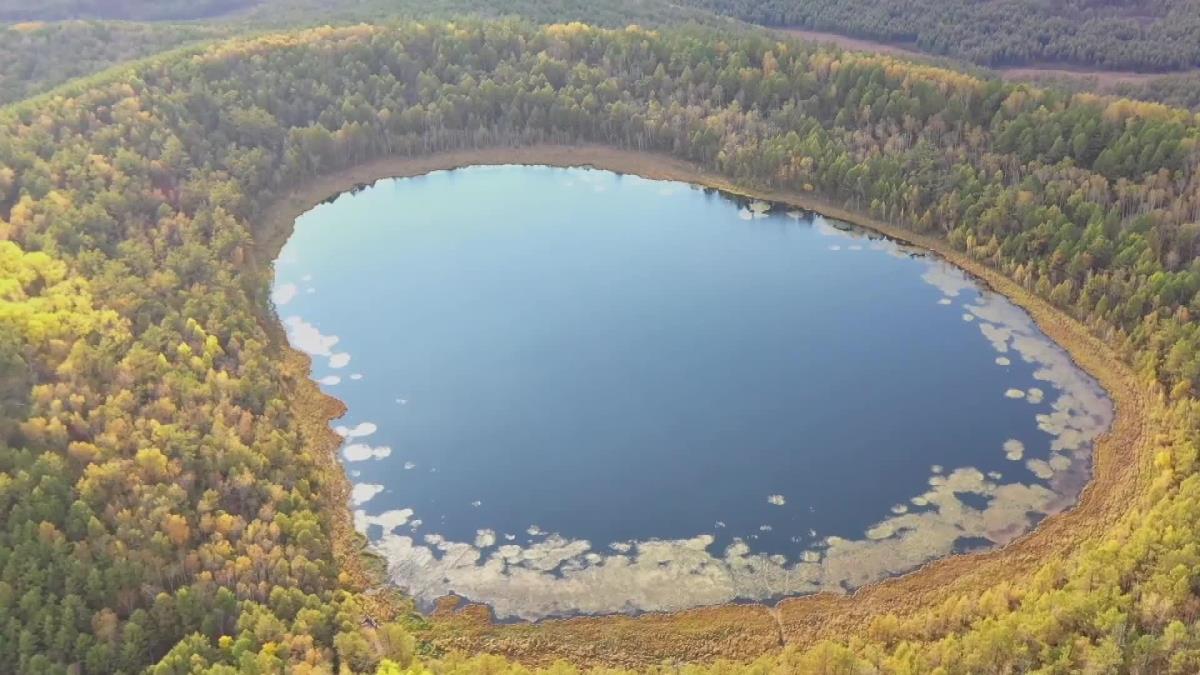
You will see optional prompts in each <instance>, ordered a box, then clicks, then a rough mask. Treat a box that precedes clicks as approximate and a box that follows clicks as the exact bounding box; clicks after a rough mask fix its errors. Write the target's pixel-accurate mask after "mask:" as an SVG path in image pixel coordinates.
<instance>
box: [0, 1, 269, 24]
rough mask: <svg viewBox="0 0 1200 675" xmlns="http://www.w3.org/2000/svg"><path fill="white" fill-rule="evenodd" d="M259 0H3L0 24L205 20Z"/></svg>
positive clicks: (0, 2) (0, 7) (1, 2)
mask: <svg viewBox="0 0 1200 675" xmlns="http://www.w3.org/2000/svg"><path fill="white" fill-rule="evenodd" d="M256 2H258V0H42V1H41V2H29V1H28V0H0V21H51V20H60V19H125V20H137V21H166V20H178V19H202V18H206V17H211V16H216V15H219V14H225V13H227V12H231V11H234V10H237V9H244V8H246V7H249V6H252V5H254V4H255V3H256Z"/></svg>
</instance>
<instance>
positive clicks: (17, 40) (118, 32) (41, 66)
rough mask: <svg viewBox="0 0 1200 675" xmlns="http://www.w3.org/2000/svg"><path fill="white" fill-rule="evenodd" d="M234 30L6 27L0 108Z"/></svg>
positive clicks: (98, 24) (0, 38)
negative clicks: (122, 64) (114, 67)
mask: <svg viewBox="0 0 1200 675" xmlns="http://www.w3.org/2000/svg"><path fill="white" fill-rule="evenodd" d="M231 31H232V29H231V28H229V27H224V26H205V25H200V24H165V23H155V24H147V23H127V22H102V21H67V22H58V23H26V24H17V25H13V26H0V105H2V104H5V103H12V102H14V101H19V100H21V99H25V98H29V97H30V96H33V95H35V94H40V93H42V92H44V91H47V90H49V89H52V88H54V87H56V86H58V85H60V84H62V83H64V82H67V81H68V80H73V79H75V78H79V77H84V76H88V75H92V74H95V73H97V72H99V71H101V70H103V69H105V68H108V67H109V66H114V65H117V64H120V63H124V62H126V61H131V60H134V59H139V58H144V57H146V56H150V55H152V54H157V53H159V52H164V51H167V50H169V49H173V48H176V47H179V46H181V45H184V44H187V43H191V42H198V41H201V40H206V39H212V38H214V37H217V36H222V35H228V34H230V32H231Z"/></svg>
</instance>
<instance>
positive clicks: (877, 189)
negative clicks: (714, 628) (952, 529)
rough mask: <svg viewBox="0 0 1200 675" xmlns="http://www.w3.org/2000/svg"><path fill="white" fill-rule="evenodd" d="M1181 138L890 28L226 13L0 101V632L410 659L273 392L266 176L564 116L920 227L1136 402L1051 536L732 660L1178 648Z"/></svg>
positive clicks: (1111, 653)
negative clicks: (335, 20) (1097, 527)
mask: <svg viewBox="0 0 1200 675" xmlns="http://www.w3.org/2000/svg"><path fill="white" fill-rule="evenodd" d="M1198 137H1200V124H1198V123H1197V120H1196V118H1195V116H1193V115H1192V114H1190V113H1187V112H1185V111H1182V110H1178V109H1174V108H1169V107H1166V106H1162V105H1155V104H1146V103H1138V102H1133V101H1128V100H1121V99H1112V98H1103V97H1097V96H1093V95H1087V94H1076V95H1069V94H1064V93H1061V92H1054V91H1046V90H1040V89H1036V88H1032V87H1027V86H1017V85H1011V84H1004V83H1001V82H999V81H989V80H981V79H978V78H974V77H970V76H967V75H964V74H961V73H957V72H953V71H948V70H943V69H939V68H934V67H930V66H922V65H914V64H911V63H906V62H902V61H897V60H895V59H892V58H889V57H882V56H870V55H863V54H849V53H840V52H836V51H829V50H826V49H821V48H814V47H811V46H806V45H803V44H801V43H796V42H789V41H778V40H775V39H771V38H768V37H764V36H754V35H729V34H724V33H720V32H715V31H711V30H706V29H698V28H697V29H672V30H662V31H650V30H645V29H638V28H629V29H624V30H602V29H597V28H591V27H587V26H584V25H580V24H569V25H554V26H548V27H533V26H531V25H528V24H524V23H520V22H513V21H503V22H485V21H460V22H456V23H453V24H447V23H438V22H430V23H425V24H420V23H403V24H400V25H397V26H392V27H371V26H356V27H348V28H338V29H334V28H322V29H316V30H310V31H304V32H299V33H290V34H279V35H266V36H262V37H256V38H249V39H235V40H232V41H229V42H225V43H221V44H217V45H213V46H210V47H207V48H204V49H202V50H199V51H197V52H182V53H174V54H170V55H167V56H164V57H161V58H156V59H151V60H148V61H145V62H142V63H139V64H138V65H137V66H136V67H135V68H132V69H128V70H125V71H122V72H116V73H110V74H109V75H107V76H105V77H103V78H99V79H95V80H93V81H90V82H89V83H87V85H86V86H82V85H81V86H79V87H77V88H75V89H73V90H71V91H69V92H65V93H62V94H60V95H54V96H47V97H43V98H41V99H39V100H37V101H36V102H34V103H25V104H18V105H15V106H11V107H9V108H6V109H4V110H3V111H0V240H3V241H0V272H2V273H0V378H2V379H0V411H2V412H3V415H4V419H3V421H2V423H0V434H2V435H0V663H4V664H12V665H13V666H14V667H15V669H17V670H19V671H23V672H68V669H69V668H72V667H74V668H77V669H82V670H83V671H84V672H89V673H92V672H135V671H141V670H144V669H150V672H156V673H176V672H204V671H209V672H224V673H231V672H276V671H278V670H280V669H283V668H285V667H289V668H291V669H292V670H294V671H297V672H331V671H333V670H336V669H338V668H346V669H349V670H352V671H355V672H365V671H371V670H374V669H375V668H377V667H379V666H380V664H381V663H383V667H384V668H385V669H386V670H385V672H395V670H399V669H401V668H408V667H409V666H410V665H411V664H412V663H413V660H414V659H415V658H420V659H425V660H427V661H428V659H430V658H433V657H436V656H437V655H430V654H417V653H416V652H417V651H419V650H418V648H417V645H416V644H415V643H414V641H413V639H412V637H411V635H410V633H411V631H412V630H413V629H414V628H417V627H419V625H418V621H419V620H418V619H415V618H412V617H410V616H409V615H408V614H407V613H406V611H405V609H404V608H403V607H402V603H401V606H400V609H398V610H395V611H393V612H391V613H390V614H389V615H387V616H379V617H376V618H377V619H378V621H376V620H375V619H372V618H369V614H370V613H371V611H373V610H371V609H370V608H372V607H374V606H376V603H377V602H378V600H377V598H376V596H374V595H373V594H368V593H365V592H364V591H365V589H364V588H363V586H362V584H361V583H360V582H359V581H357V580H355V579H352V578H350V577H349V576H348V575H347V574H345V573H344V570H343V569H342V568H341V567H340V561H341V560H342V559H343V558H342V557H340V556H343V555H344V554H346V550H345V548H344V543H342V544H339V543H338V542H337V541H336V539H335V533H336V532H337V531H338V527H339V522H343V523H344V520H345V519H346V518H347V517H348V514H347V513H346V507H345V503H344V494H345V493H344V480H345V478H344V476H342V475H340V474H339V473H338V472H337V471H336V470H333V469H331V467H334V466H336V465H335V464H333V463H332V461H333V458H332V455H331V454H330V452H329V449H328V448H325V449H324V450H323V451H321V452H319V451H318V450H319V449H320V448H321V446H320V444H319V443H317V442H316V441H314V437H313V433H314V432H313V431H312V429H311V424H309V425H307V426H306V420H305V419H304V418H303V416H302V415H300V414H298V412H297V411H298V409H299V408H298V405H299V399H300V398H301V397H302V396H303V392H304V391H306V390H305V389H304V386H305V384H306V380H305V375H306V373H304V372H303V371H302V370H298V369H297V368H295V362H294V359H291V360H290V361H289V356H288V354H289V352H288V350H287V347H286V344H285V343H284V341H283V340H282V338H281V336H280V331H279V330H278V325H277V320H276V319H275V317H274V315H273V313H272V311H271V308H270V307H269V301H268V288H269V285H270V270H269V266H268V265H266V264H265V263H266V262H267V261H263V260H259V259H257V257H256V256H257V253H256V250H257V249H256V246H257V244H258V243H259V242H260V241H261V240H262V239H263V238H266V237H269V236H270V235H271V233H270V232H268V231H266V230H265V228H264V227H263V216H264V213H265V208H266V205H268V204H270V203H271V202H272V201H274V200H275V199H277V198H279V197H281V196H282V195H284V194H285V193H286V192H287V191H288V190H289V188H290V186H293V185H295V184H296V183H297V182H298V181H301V180H304V179H306V178H310V177H314V176H318V175H321V174H325V173H329V172H334V171H337V170H339V169H342V168H345V167H349V166H351V165H354V164H358V163H361V162H364V161H366V160H370V159H374V158H379V157H384V156H389V155H425V154H429V153H434V152H438V151H443V150H453V149H467V148H482V147H512V146H520V145H526V144H532V143H539V142H559V143H576V142H580V141H590V142H596V143H603V144H608V145H612V146H617V147H621V148H627V149H632V150H643V151H652V152H658V153H664V154H669V155H672V156H674V157H677V158H680V159H684V160H688V161H691V162H694V163H696V164H698V165H701V166H703V167H705V168H707V169H709V170H711V171H714V172H717V173H719V174H722V175H724V176H727V177H729V178H730V179H731V180H733V181H736V182H738V183H741V184H745V185H750V186H762V187H774V188H783V189H788V190H792V191H797V192H809V193H814V194H818V195H821V196H823V197H825V198H826V199H829V200H832V201H835V202H837V203H842V204H845V205H847V207H849V208H851V209H855V210H858V211H860V212H862V213H867V214H870V215H872V216H874V217H875V218H878V219H880V220H883V221H887V222H889V223H895V224H897V225H901V226H904V227H908V228H911V229H912V230H913V231H915V232H919V233H923V234H927V235H930V236H936V237H942V238H944V239H945V241H947V242H948V243H949V244H950V245H952V246H954V247H956V248H957V249H959V250H961V251H962V252H964V253H965V254H968V255H970V256H973V257H975V258H976V259H978V260H980V261H983V262H986V263H987V264H989V265H991V266H993V267H994V268H995V269H997V270H1000V271H1002V272H1003V273H1005V274H1007V275H1008V276H1009V277H1011V278H1012V279H1014V280H1015V281H1017V282H1019V283H1020V284H1023V285H1024V286H1025V287H1026V288H1028V289H1030V291H1031V292H1033V293H1036V294H1038V295H1040V296H1042V297H1044V298H1046V299H1048V300H1049V301H1050V302H1052V303H1053V304H1054V305H1056V306H1057V307H1059V308H1060V309H1061V311H1063V312H1066V313H1069V314H1071V315H1073V316H1075V317H1077V318H1078V319H1080V320H1081V321H1083V322H1085V323H1086V324H1087V325H1088V326H1089V327H1090V328H1091V329H1092V330H1093V331H1094V332H1095V333H1096V334H1098V335H1100V336H1102V337H1103V338H1104V339H1105V340H1106V341H1107V342H1108V343H1110V344H1111V345H1113V346H1114V347H1115V348H1116V349H1117V350H1118V351H1119V352H1120V353H1121V354H1122V356H1123V357H1124V358H1126V359H1128V360H1129V362H1130V363H1132V364H1134V365H1135V366H1136V367H1137V369H1138V372H1139V374H1140V376H1141V378H1142V380H1143V383H1144V387H1145V393H1146V396H1147V397H1148V399H1149V400H1152V401H1154V402H1155V406H1156V407H1155V412H1156V420H1157V424H1158V425H1159V427H1160V433H1159V435H1158V437H1157V438H1156V440H1155V443H1156V447H1157V453H1158V454H1157V456H1156V457H1155V458H1154V479H1153V481H1152V484H1150V485H1149V486H1147V487H1146V489H1145V491H1144V494H1142V495H1141V496H1140V497H1139V499H1138V500H1137V501H1136V502H1135V503H1132V504H1130V515H1129V516H1128V517H1126V518H1124V519H1122V520H1121V521H1120V522H1116V523H1112V524H1109V525H1105V527H1107V528H1109V529H1108V530H1106V531H1105V533H1104V536H1103V537H1100V538H1099V539H1098V541H1097V542H1096V543H1094V544H1093V545H1090V546H1089V547H1087V548H1086V549H1084V550H1082V551H1081V552H1080V553H1078V554H1077V555H1075V556H1073V557H1072V559H1070V560H1068V561H1046V562H1045V564H1044V566H1043V567H1042V569H1041V571H1040V572H1038V573H1037V574H1036V575H1033V576H1032V577H1031V578H1014V579H1010V580H998V584H997V588H996V590H995V591H994V592H991V593H988V594H985V595H984V596H983V597H977V596H970V597H966V596H964V597H961V598H957V599H955V600H954V601H952V602H948V603H947V604H946V605H945V606H940V607H931V608H924V609H923V610H921V611H920V612H918V613H916V614H910V615H904V616H892V615H887V616H883V617H880V618H879V620H878V621H877V622H876V625H875V626H874V627H873V629H872V630H871V632H870V634H869V635H863V636H860V637H858V638H857V639H855V640H853V641H850V642H848V643H846V644H822V645H817V646H815V647H811V648H807V649H790V650H786V651H784V652H783V653H782V654H781V655H778V656H769V657H765V659H764V660H763V661H762V662H760V663H758V664H754V665H752V666H747V668H748V669H749V670H748V671H747V672H770V669H771V668H779V669H781V670H784V671H787V672H805V671H806V670H817V669H820V668H824V669H825V672H852V670H851V669H854V668H858V669H867V668H870V667H875V668H883V669H886V670H889V671H893V672H939V671H940V672H1012V671H1028V670H1036V669H1044V671H1046V672H1064V671H1085V670H1090V671H1092V672H1108V671H1111V670H1114V669H1122V668H1123V669H1127V670H1139V671H1140V672H1180V673H1187V672H1195V671H1196V670H1197V669H1200V644H1198V642H1197V640H1198V639H1197V637H1196V636H1197V634H1198V631H1197V628H1198V627H1200V626H1198V625H1197V623H1196V622H1197V620H1198V619H1200V612H1198V611H1197V608H1198V607H1200V604H1198V603H1197V598H1196V590H1195V589H1196V588H1198V587H1200V585H1198V584H1200V549H1198V548H1197V545H1196V542H1197V541H1200V509H1198V507H1197V504H1200V477H1198V476H1197V475H1196V455H1197V450H1196V443H1197V438H1198V437H1200V414H1198V413H1200V401H1198V400H1197V398H1196V395H1197V385H1200V350H1198V346H1200V344H1198V343H1200V328H1198V327H1197V322H1196V321H1194V320H1193V319H1192V317H1191V313H1192V312H1195V311H1200V261H1198V260H1197V253H1198V252H1200V248H1198V247H1200V224H1198V223H1200V176H1198V173H1197V171H1196V169H1197V165H1198V163H1200V148H1198V147H1197V142H1198ZM307 384H308V385H309V386H311V383H307ZM309 422H311V420H309ZM326 433H328V432H327V431H326ZM339 546H341V547H342V548H341V549H339ZM385 661H387V663H385ZM430 667H431V668H434V669H435V670H436V672H444V673H450V672H481V671H482V672H504V671H505V670H506V669H509V668H510V666H509V665H507V664H505V663H503V662H502V661H501V660H498V659H495V658H482V660H478V659H477V660H474V661H467V660H463V659H459V658H456V657H451V658H448V659H446V660H438V661H433V662H430ZM838 668H841V669H842V670H837V669H838ZM713 669H714V670H713V672H736V669H735V668H734V667H733V666H728V667H726V666H714V667H713ZM565 670H567V669H566V668H565V667H564V668H563V669H561V670H560V671H559V672H563V671H565ZM688 672H703V669H701V668H699V667H697V668H696V669H694V670H692V671H688Z"/></svg>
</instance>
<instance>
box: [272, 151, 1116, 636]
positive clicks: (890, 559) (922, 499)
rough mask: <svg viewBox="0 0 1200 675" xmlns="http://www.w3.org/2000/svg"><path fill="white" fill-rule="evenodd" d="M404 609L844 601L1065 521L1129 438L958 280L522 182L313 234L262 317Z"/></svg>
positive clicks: (893, 261) (723, 208)
mask: <svg viewBox="0 0 1200 675" xmlns="http://www.w3.org/2000/svg"><path fill="white" fill-rule="evenodd" d="M273 298H274V300H275V303H276V306H277V310H278V314H279V316H280V318H281V320H282V321H283V322H284V325H285V327H286V328H287V330H288V335H289V339H290V340H291V342H292V344H293V345H294V346H295V347H297V348H299V349H301V350H303V351H306V352H308V353H309V354H311V355H313V358H314V363H313V377H314V378H316V379H317V381H318V382H320V383H321V385H322V387H323V389H324V390H325V391H327V392H328V393H330V394H331V395H333V396H336V397H338V398H340V399H341V400H343V401H345V402H346V404H347V406H348V409H349V411H348V413H347V414H346V416H345V418H344V419H342V420H338V421H337V422H336V423H335V424H336V425H337V428H338V431H339V432H340V433H342V435H343V436H345V437H346V445H345V447H344V448H343V459H344V460H345V467H346V470H347V472H348V474H349V476H350V480H351V481H352V483H353V484H354V491H353V502H354V503H353V504H352V505H351V508H352V509H354V510H355V515H356V523H357V524H358V526H359V527H360V529H362V530H363V531H364V532H365V533H366V534H367V536H368V537H369V538H370V539H371V540H372V542H373V544H374V546H375V547H376V549H377V550H378V551H379V552H380V553H381V554H382V555H384V556H386V557H387V559H388V561H389V564H390V569H391V574H392V576H393V578H394V579H395V581H396V583H397V584H399V585H401V586H403V587H404V588H406V589H407V590H408V591H409V592H411V593H413V595H414V596H416V597H417V599H418V600H420V601H422V602H430V601H432V600H433V599H435V598H437V597H439V596H441V595H444V594H446V593H450V592H454V593H458V594H461V595H463V596H466V597H467V598H469V599H472V600H478V601H482V602H487V603H489V604H491V605H492V607H493V608H494V609H495V611H496V612H497V614H498V615H500V616H501V617H519V618H528V619H536V618H541V617H545V616H553V615H571V614H581V613H604V612H619V611H642V610H671V609H680V608H684V607H690V606H696V605H703V604H713V603H719V602H727V601H732V600H738V599H770V598H775V597H780V596H783V595H789V594H797V593H806V592H814V591H820V590H846V589H851V588H854V587H857V586H859V585H862V584H863V583H869V582H870V581H874V580H877V579H879V578H882V577H885V576H888V575H893V574H898V573H902V572H904V571H907V570H909V569H912V568H914V567H916V566H918V565H920V564H922V563H923V562H926V561H928V560H930V559H933V558H936V557H940V556H944V555H948V554H950V553H954V552H961V551H964V550H968V549H973V548H977V547H981V546H988V545H993V544H1002V543H1005V542H1007V541H1009V540H1011V539H1012V538H1013V537H1015V536H1017V535H1019V534H1021V533H1022V532H1025V531H1027V530H1028V529H1029V528H1031V527H1032V526H1033V525H1034V524H1036V522H1037V520H1039V519H1040V518H1041V517H1044V516H1045V515H1046V514H1050V513H1054V512H1057V511H1060V510H1062V509H1063V508H1066V507H1068V506H1069V505H1070V504H1071V503H1073V501H1074V500H1075V498H1076V497H1077V496H1078V492H1079V490H1080V489H1081V487H1082V485H1083V484H1084V483H1085V482H1086V480H1087V477H1088V471H1089V465H1090V452H1091V444H1092V441H1093V439H1094V438H1095V437H1096V436H1097V435H1098V434H1100V433H1102V432H1103V430H1104V429H1106V428H1107V426H1108V424H1109V422H1110V421H1111V416H1112V409H1111V405H1110V404H1109V402H1108V400H1107V398H1106V397H1105V396H1104V393H1103V391H1102V390H1100V389H1099V387H1098V386H1097V385H1096V383H1095V382H1094V381H1092V380H1091V379H1090V378H1089V377H1088V376H1087V375H1085V374H1084V373H1082V372H1081V371H1079V370H1078V369H1077V368H1075V366H1074V365H1073V364H1072V363H1071V361H1070V359H1069V358H1068V356H1067V355H1066V353H1065V352H1064V351H1063V350H1061V349H1060V348H1058V347H1057V346H1055V345H1054V344H1052V343H1051V342H1050V341H1049V340H1048V339H1047V338H1045V336H1044V335H1042V333H1041V332H1040V331H1039V330H1038V329H1037V328H1036V326H1035V325H1034V324H1033V323H1032V322H1031V321H1030V320H1029V318H1028V316H1027V315H1025V314H1024V313H1023V312H1022V311H1021V310H1019V309H1018V308H1016V307H1015V306H1013V305H1012V304H1011V303H1009V302H1008V301H1007V300H1005V299H1004V298H1003V297H1001V296H999V295H997V294H995V293H992V292H990V291H987V290H986V289H983V288H981V287H980V286H979V285H978V284H977V283H976V282H975V281H973V280H972V279H970V278H968V277H967V276H965V275H964V274H963V273H962V272H960V271H959V270H957V269H956V268H953V267H952V266H950V265H948V264H947V263H945V262H943V261H941V260H939V259H937V258H935V257H932V256H928V255H924V254H922V253H920V252H919V251H916V250H914V249H912V248H910V247H907V246H905V245H902V244H900V243H897V242H894V241H891V240H888V239H884V238H881V237H879V236H877V235H872V234H869V233H867V232H865V231H862V230H858V229H855V228H852V227H850V226H848V225H845V224H843V223H839V222H836V221H833V220H827V219H825V218H822V217H820V216H816V215H812V214H806V213H799V212H795V211H789V210H788V209H786V208H783V207H778V206H772V205H768V204H765V203H760V202H746V201H744V200H738V199H734V198H730V197H728V196H725V195H722V194H720V193H717V192H714V191H711V190H703V189H700V188H697V187H694V186H689V185H687V184H683V183H674V182H662V181H650V180H645V179H642V178H638V177H635V176H622V175H618V174H614V173H611V172H606V171H598V170H591V169H560V168H549V167H528V166H502V167H472V168H469V169H460V170H456V171H442V172H435V173H432V174H429V175H427V176H422V177H418V178H407V179H395V180H382V181H379V182H378V183H376V184H374V185H373V186H371V187H368V188H365V189H362V190H359V191H356V192H354V193H347V194H343V195H340V196H338V197H337V198H335V199H332V200H330V201H329V202H327V203H324V204H322V205H320V206H318V207H316V208H314V209H312V210H311V211H310V212H308V213H306V214H305V215H303V216H302V217H300V218H299V219H298V220H297V221H296V226H295V232H294V234H293V235H292V237H291V239H290V240H289V241H288V242H287V244H286V245H285V247H284V249H283V251H282V253H281V254H280V257H279V259H278V261H277V263H276V283H275V287H274V289H273Z"/></svg>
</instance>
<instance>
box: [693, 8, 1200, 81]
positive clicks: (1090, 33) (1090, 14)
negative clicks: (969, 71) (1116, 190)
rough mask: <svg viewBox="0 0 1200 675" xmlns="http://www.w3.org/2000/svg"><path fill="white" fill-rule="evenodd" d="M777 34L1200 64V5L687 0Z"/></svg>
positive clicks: (1016, 54)
mask: <svg viewBox="0 0 1200 675" xmlns="http://www.w3.org/2000/svg"><path fill="white" fill-rule="evenodd" d="M684 4H686V5H690V6H695V7H702V8H704V9H708V10H712V11H714V12H717V13H720V14H726V15H729V16H735V17H738V18H740V19H743V20H746V21H750V22H753V23H760V24H766V25H771V26H791V27H804V28H812V29H816V30H824V31H831V32H835V33H842V34H845V35H852V36H855V37H861V38H869V39H873V40H880V41H885V42H892V43H899V44H904V45H912V46H915V47H917V48H919V49H922V50H924V51H927V52H930V53H932V54H941V55H945V56H953V57H957V58H963V59H967V60H969V61H973V62H975V63H978V64H980V65H985V66H1005V65H1019V64H1028V63H1070V64H1078V65H1083V66H1094V67H1097V68H1104V69H1109V70H1120V69H1131V70H1178V69H1183V68H1189V67H1193V66H1197V65H1200V2H1198V1H1197V0H1155V1H1154V2H1141V1H1140V0H1113V1H1111V2H1086V1H1082V2H1081V1H1077V0H1068V1H1065V2H1042V1H1040V0H996V1H992V2H976V1H974V0H900V1H899V2H878V1H877V0H684Z"/></svg>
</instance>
